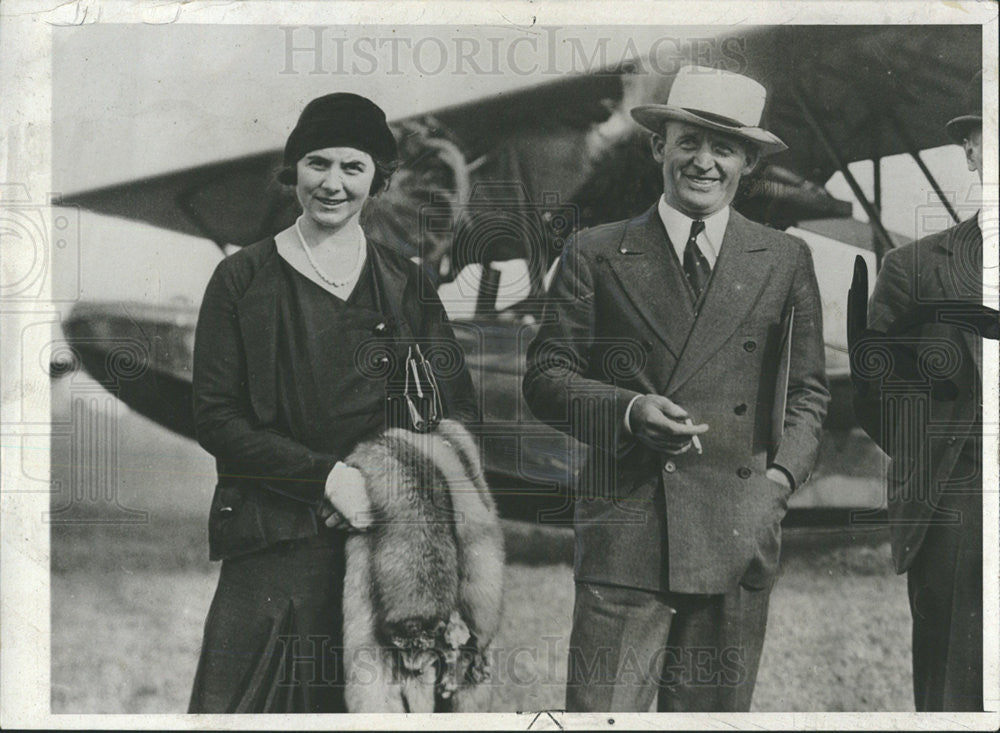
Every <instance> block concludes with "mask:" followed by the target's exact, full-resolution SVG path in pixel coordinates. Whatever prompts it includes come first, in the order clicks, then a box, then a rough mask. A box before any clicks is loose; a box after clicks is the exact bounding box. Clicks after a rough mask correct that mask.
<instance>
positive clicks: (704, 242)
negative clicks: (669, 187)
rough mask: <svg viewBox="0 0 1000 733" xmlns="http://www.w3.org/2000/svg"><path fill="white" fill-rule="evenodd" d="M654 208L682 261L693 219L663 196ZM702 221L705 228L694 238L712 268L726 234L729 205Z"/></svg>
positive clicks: (678, 258) (678, 259) (679, 260)
mask: <svg viewBox="0 0 1000 733" xmlns="http://www.w3.org/2000/svg"><path fill="white" fill-rule="evenodd" d="M656 210H657V212H658V213H659V214H660V221H662V222H663V227H664V229H666V230H667V236H668V237H670V244H672V245H673V246H674V252H676V253H677V261H678V262H684V248H685V247H686V246H687V241H688V237H689V236H691V222H693V221H694V219H692V218H691V217H690V216H688V215H687V214H682V213H681V212H679V211H678V210H677V209H675V208H674V207H672V206H671V205H670V204H668V203H667V199H666V197H665V196H660V200H659V202H658V203H657V205H656ZM702 221H703V222H705V229H704V231H702V233H701V234H699V235H698V239H697V240H696V241H697V242H698V249H700V250H701V253H702V254H703V255H705V259H706V260H708V264H709V266H711V267H713V268H714V267H715V261H716V260H717V259H719V250H721V249H722V238H723V237H724V236H726V227H727V226H728V225H729V207H728V206H723V207H722V208H721V209H719V210H718V211H716V212H715V213H714V214H711V215H709V216H706V217H705V218H704V219H702Z"/></svg>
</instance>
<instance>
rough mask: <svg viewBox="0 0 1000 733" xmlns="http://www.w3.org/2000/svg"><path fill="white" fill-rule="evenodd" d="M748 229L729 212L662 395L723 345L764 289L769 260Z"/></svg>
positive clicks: (764, 244)
mask: <svg viewBox="0 0 1000 733" xmlns="http://www.w3.org/2000/svg"><path fill="white" fill-rule="evenodd" d="M747 229H748V228H747V222H746V219H744V218H743V217H742V216H740V215H739V214H738V213H736V212H735V211H731V212H730V214H729V224H728V226H726V234H725V236H724V237H723V240H722V248H721V251H720V252H719V259H718V261H717V262H716V263H715V269H714V270H713V272H712V279H711V280H710V281H709V284H708V289H707V290H706V291H705V295H704V298H703V300H702V303H701V311H700V312H699V314H698V316H697V318H696V319H695V322H694V327H693V328H692V330H691V335H690V337H689V338H688V341H687V345H686V347H685V348H684V351H683V353H682V354H681V356H680V360H679V361H678V363H677V368H676V369H674V373H673V375H672V376H671V378H670V382H669V383H668V385H667V390H666V394H667V396H669V395H670V394H671V393H673V392H675V391H676V390H678V389H680V387H681V386H683V385H684V383H685V382H687V381H688V380H689V379H690V378H691V377H692V376H693V375H694V374H695V373H696V372H697V371H698V370H699V369H700V368H701V366H702V365H703V364H704V363H705V362H706V361H708V359H709V358H710V357H711V356H712V355H713V354H715V352H716V351H718V350H719V349H720V348H721V347H722V345H723V344H724V343H726V341H727V340H728V339H729V337H730V336H732V335H733V332H734V331H735V330H736V329H737V327H738V326H739V324H740V323H742V322H743V320H744V317H745V316H746V314H747V313H748V312H749V311H750V309H751V308H752V307H753V305H754V303H756V302H757V298H758V296H759V295H760V293H761V291H762V290H763V289H764V285H765V284H766V282H767V280H768V277H769V276H770V265H771V260H772V258H771V257H769V256H768V254H767V251H768V247H767V242H766V240H757V239H755V238H753V237H752V236H751V235H750V233H749V232H748V231H747Z"/></svg>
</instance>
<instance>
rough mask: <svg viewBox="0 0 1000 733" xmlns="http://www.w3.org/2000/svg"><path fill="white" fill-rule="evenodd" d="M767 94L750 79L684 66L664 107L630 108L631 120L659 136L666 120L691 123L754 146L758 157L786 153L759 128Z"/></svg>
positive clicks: (708, 69)
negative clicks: (740, 139)
mask: <svg viewBox="0 0 1000 733" xmlns="http://www.w3.org/2000/svg"><path fill="white" fill-rule="evenodd" d="M766 101H767V90H766V89H764V87H763V86H761V85H760V84H758V83H757V82H756V81H754V80H753V79H751V78H750V77H747V76H743V75H742V74H734V73H733V72H731V71H723V70H722V69H712V68H708V67H705V66H683V67H681V68H680V69H679V70H678V72H677V76H676V77H675V78H674V83H673V85H672V86H671V87H670V95H669V96H668V97H667V103H666V104H643V105H640V106H638V107H633V108H632V118H633V119H634V120H635V121H636V122H638V123H639V124H640V125H642V126H643V127H646V128H648V129H650V130H652V131H653V132H655V133H657V134H659V135H662V134H663V124H664V123H665V122H666V121H667V120H679V121H681V122H690V123H691V124H694V125H698V126H700V127H707V128H708V129H710V130H717V131H719V132H724V133H727V134H729V135H733V136H735V137H738V138H742V139H743V140H746V141H748V142H750V143H753V144H754V145H755V146H756V147H757V149H758V150H759V151H760V154H761V155H772V154H774V153H780V152H781V151H782V150H787V149H788V146H787V145H785V143H783V142H782V141H781V139H780V138H779V137H778V136H777V135H774V134H773V133H770V132H768V131H767V130H765V129H763V128H762V127H760V120H761V115H762V114H763V112H764V103H765V102H766Z"/></svg>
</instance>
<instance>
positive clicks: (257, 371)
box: [236, 240, 278, 424]
mask: <svg viewBox="0 0 1000 733" xmlns="http://www.w3.org/2000/svg"><path fill="white" fill-rule="evenodd" d="M277 257H278V254H277V248H276V247H275V245H274V241H273V240H272V241H271V251H270V252H269V253H268V254H267V255H266V257H265V258H264V262H263V264H262V265H261V267H260V269H258V270H257V272H256V274H255V275H254V279H253V280H252V281H251V282H250V286H249V287H248V288H247V290H246V292H245V293H244V294H243V297H242V298H240V299H239V300H238V301H237V302H236V314H237V318H238V320H239V324H240V335H241V336H242V337H243V349H244V351H245V353H246V364H247V382H248V388H249V391H250V405H251V407H253V411H254V413H255V414H256V415H257V419H258V420H259V421H260V422H261V423H262V424H266V423H270V422H272V421H273V420H274V418H275V413H276V407H275V404H276V403H275V394H274V391H275V380H276V378H277V353H276V349H277V331H278V324H277V320H278V302H277V299H278V282H277V278H278V272H277V267H276V266H277V264H278V262H277Z"/></svg>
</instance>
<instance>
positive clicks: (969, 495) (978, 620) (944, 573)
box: [907, 454, 983, 712]
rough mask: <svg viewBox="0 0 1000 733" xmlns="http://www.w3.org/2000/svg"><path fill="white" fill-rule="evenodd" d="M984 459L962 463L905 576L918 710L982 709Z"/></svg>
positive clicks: (960, 462) (939, 504)
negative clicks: (965, 479)
mask: <svg viewBox="0 0 1000 733" xmlns="http://www.w3.org/2000/svg"><path fill="white" fill-rule="evenodd" d="M979 466H980V464H979V462H978V460H977V459H972V458H970V457H968V456H965V455H964V454H963V456H962V457H961V458H960V459H959V463H958V465H957V466H956V468H955V473H954V475H955V476H958V477H960V476H975V477H976V480H974V481H973V482H971V483H973V484H975V485H974V486H972V487H969V486H968V485H965V486H963V489H962V491H961V493H960V492H959V491H958V489H957V488H956V489H954V490H951V491H949V489H948V488H945V489H944V491H943V493H942V496H941V499H940V501H939V502H938V508H939V510H940V511H938V512H936V513H935V514H934V515H933V521H934V523H933V524H932V525H931V526H930V527H928V529H927V534H926V535H925V536H924V540H923V542H922V543H921V545H920V551H919V552H918V553H917V556H916V558H914V561H913V565H911V566H910V570H909V572H908V574H907V588H908V591H909V596H910V611H911V613H912V614H913V694H914V701H915V704H916V709H917V711H918V712H941V711H982V709H983V504H982V502H983V496H982V484H981V482H980V481H979V479H978V473H979ZM951 512H953V513H954V514H951V515H950V516H949V514H948V513H951Z"/></svg>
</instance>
